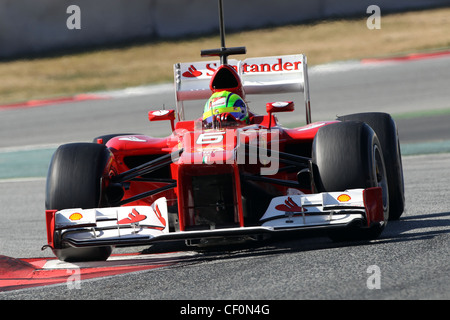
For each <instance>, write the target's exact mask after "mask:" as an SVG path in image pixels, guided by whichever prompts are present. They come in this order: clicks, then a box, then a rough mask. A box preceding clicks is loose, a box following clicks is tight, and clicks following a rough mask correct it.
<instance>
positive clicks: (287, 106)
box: [266, 101, 294, 129]
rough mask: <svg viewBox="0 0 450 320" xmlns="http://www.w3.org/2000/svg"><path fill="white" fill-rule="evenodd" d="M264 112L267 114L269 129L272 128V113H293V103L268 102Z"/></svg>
mask: <svg viewBox="0 0 450 320" xmlns="http://www.w3.org/2000/svg"><path fill="white" fill-rule="evenodd" d="M266 111H267V113H268V114H269V129H270V128H271V127H272V113H274V112H291V111H294V102H293V101H279V102H268V103H267V104H266Z"/></svg>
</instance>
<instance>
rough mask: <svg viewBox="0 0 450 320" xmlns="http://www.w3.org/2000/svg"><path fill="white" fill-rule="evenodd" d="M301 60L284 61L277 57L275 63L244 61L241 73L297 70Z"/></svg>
mask: <svg viewBox="0 0 450 320" xmlns="http://www.w3.org/2000/svg"><path fill="white" fill-rule="evenodd" d="M301 63H302V62H301V61H285V62H283V59H282V58H278V59H277V62H276V63H273V64H270V63H253V64H248V63H244V64H243V65H242V71H243V73H251V72H280V71H297V70H299V68H300V67H299V66H300V64H301Z"/></svg>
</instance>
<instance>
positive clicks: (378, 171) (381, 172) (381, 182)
mask: <svg viewBox="0 0 450 320" xmlns="http://www.w3.org/2000/svg"><path fill="white" fill-rule="evenodd" d="M373 151H374V160H375V179H376V186H377V187H381V190H382V198H383V211H384V216H385V217H384V218H385V220H386V221H387V219H388V215H389V210H388V205H389V189H388V182H387V176H386V169H385V167H384V162H383V157H382V155H381V152H380V149H379V148H378V146H377V145H375V146H374V150H373Z"/></svg>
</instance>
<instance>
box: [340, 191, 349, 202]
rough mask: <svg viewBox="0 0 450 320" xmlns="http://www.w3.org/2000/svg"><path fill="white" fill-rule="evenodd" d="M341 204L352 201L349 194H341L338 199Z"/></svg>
mask: <svg viewBox="0 0 450 320" xmlns="http://www.w3.org/2000/svg"><path fill="white" fill-rule="evenodd" d="M337 199H338V201H339V202H347V201H350V199H351V197H350V196H349V195H348V194H345V193H344V194H341V195H340V196H339V197H337Z"/></svg>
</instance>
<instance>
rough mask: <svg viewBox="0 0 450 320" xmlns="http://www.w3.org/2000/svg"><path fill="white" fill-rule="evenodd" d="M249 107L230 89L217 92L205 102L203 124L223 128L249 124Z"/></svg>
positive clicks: (207, 126) (206, 126)
mask: <svg viewBox="0 0 450 320" xmlns="http://www.w3.org/2000/svg"><path fill="white" fill-rule="evenodd" d="M248 119H249V115H248V107H247V104H246V103H245V102H244V100H243V99H242V98H241V97H240V96H239V95H237V94H235V93H232V92H229V91H219V92H215V93H214V94H213V95H212V96H211V97H210V98H209V100H208V101H207V102H206V104H205V108H204V110H203V126H204V127H205V128H221V127H226V126H238V125H242V124H247V123H248Z"/></svg>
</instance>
